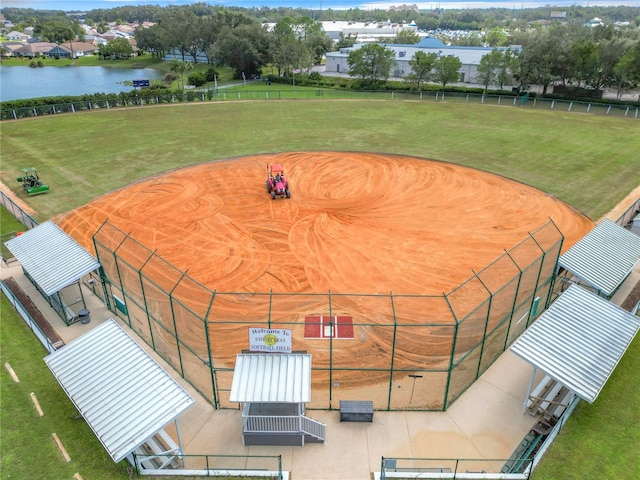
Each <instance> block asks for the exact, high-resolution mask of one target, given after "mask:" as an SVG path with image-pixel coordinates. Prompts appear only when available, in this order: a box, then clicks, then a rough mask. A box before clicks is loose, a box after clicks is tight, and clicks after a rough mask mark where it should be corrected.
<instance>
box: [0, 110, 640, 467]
mask: <svg viewBox="0 0 640 480" xmlns="http://www.w3.org/2000/svg"><path fill="white" fill-rule="evenodd" d="M638 125H639V124H638V121H637V120H633V119H623V118H614V117H604V116H595V115H583V114H573V113H560V112H550V111H541V110H530V109H518V108H512V107H497V106H479V105H471V104H462V103H449V102H447V103H433V102H424V103H421V102H390V101H372V100H369V101H357V100H354V101H349V100H345V101H332V100H317V101H316V100H292V101H253V102H215V103H208V104H192V105H184V104H180V105H172V106H167V107H145V108H137V109H128V110H110V111H98V112H96V111H94V112H87V113H82V114H76V115H60V116H57V117H48V118H44V117H43V118H37V119H31V120H22V121H17V122H3V124H2V129H1V130H0V142H1V144H2V173H1V178H2V181H3V182H4V183H5V184H7V185H10V186H11V187H12V189H13V190H14V191H15V192H17V193H18V195H20V196H21V197H23V198H24V199H25V200H26V201H27V202H28V203H29V204H30V205H31V206H33V208H35V209H36V210H37V211H38V212H39V214H38V218H39V219H40V220H44V219H47V218H50V217H51V216H53V215H55V214H58V213H61V212H64V211H67V210H70V209H73V208H75V207H78V206H80V205H83V204H85V203H87V202H88V201H90V200H91V199H93V198H95V197H96V196H98V195H101V194H104V193H106V192H109V191H111V190H114V189H116V188H120V187H123V186H125V185H127V184H130V183H132V182H134V181H136V180H139V179H141V178H145V177H148V176H150V175H154V174H157V173H160V172H164V171H168V170H171V169H174V168H179V167H182V166H186V165H192V164H197V163H201V162H208V161H215V160H217V159H223V158H229V157H234V156H241V155H247V154H257V153H272V152H279V151H297V150H351V151H374V152H387V153H396V154H407V155H415V156H420V157H424V158H432V159H438V160H443V161H449V162H455V163H459V164H463V165H468V166H472V167H476V168H480V169H483V170H487V171H491V172H495V173H498V174H501V175H504V176H506V177H510V178H513V179H516V180H519V181H522V182H524V183H527V184H529V185H532V186H535V187H537V188H539V189H541V190H543V191H545V192H547V193H549V194H550V195H554V196H557V197H559V198H561V199H562V200H564V201H566V202H568V203H569V204H571V205H573V206H574V207H576V208H577V209H579V210H581V211H582V212H584V213H586V214H587V215H589V216H591V217H592V218H594V219H597V218H599V217H601V216H602V215H603V214H604V213H606V212H607V211H609V210H610V209H611V208H612V207H613V206H615V205H616V204H617V203H618V202H619V201H620V200H621V199H622V198H623V197H624V196H625V195H626V194H627V193H628V192H630V191H631V190H632V189H633V188H634V187H636V186H637V185H639V184H640V156H639V155H638V152H639V151H640V135H638V132H639V128H638ZM230 126H232V128H230ZM26 166H35V167H37V168H38V172H39V173H40V175H41V177H42V178H43V180H44V181H45V183H47V184H48V185H49V186H50V187H51V191H50V192H49V193H48V194H46V195H40V196H36V197H31V198H28V197H25V195H24V193H23V191H22V190H21V187H20V185H19V184H18V183H17V182H16V181H15V177H16V176H17V174H19V172H20V169H21V168H23V167H26ZM2 223H3V228H4V223H5V222H4V217H2ZM0 307H1V308H2V310H0V313H2V325H1V327H2V338H1V341H2V352H1V358H2V362H3V363H4V362H6V361H9V362H11V364H12V365H14V368H16V370H17V371H18V374H19V375H21V377H22V378H23V382H22V383H21V384H18V385H15V384H12V382H11V381H10V379H9V378H8V375H7V374H6V372H5V371H4V369H3V371H2V392H1V393H2V469H3V471H2V475H3V476H5V475H6V474H12V472H16V473H15V474H12V477H11V478H25V475H24V473H23V472H24V470H19V469H22V468H26V466H27V464H28V460H30V459H31V458H33V459H34V461H35V459H36V458H37V459H38V461H39V460H40V459H41V458H42V457H46V458H47V460H46V461H45V462H43V464H44V465H54V466H55V468H56V470H55V471H51V472H49V471H44V472H43V474H42V476H41V477H40V478H70V475H69V473H68V472H73V471H80V473H81V474H82V475H83V476H84V478H92V479H93V478H126V477H124V476H123V475H126V473H125V472H124V467H122V466H121V465H114V464H113V462H110V460H109V459H108V457H107V456H106V454H103V450H102V449H101V446H100V445H99V443H98V442H97V440H96V439H95V438H94V437H92V434H91V433H90V431H89V430H88V428H87V426H86V425H85V424H84V423H83V422H82V421H78V420H72V419H71V416H72V415H73V413H74V412H73V407H72V405H71V404H70V403H69V401H68V400H67V399H66V396H65V395H64V394H63V393H62V391H61V390H60V388H59V387H58V386H57V383H56V382H55V380H53V379H52V378H51V376H50V375H49V374H48V370H46V367H45V366H44V364H43V362H42V360H41V359H42V357H43V356H44V354H45V352H44V350H43V349H42V348H41V347H38V346H37V345H38V344H37V342H36V341H35V339H33V336H32V335H31V334H30V333H29V332H28V330H27V329H26V328H25V327H24V326H22V324H21V323H20V322H19V321H15V322H14V321H8V319H11V318H12V317H11V315H12V312H11V308H10V307H8V306H7V305H6V301H5V300H4V299H3V300H2V304H1V305H0ZM13 324H15V325H13ZM34 342H35V343H34ZM14 345H15V346H16V348H15V350H16V351H15V352H14V348H13V347H14ZM34 345H35V346H34ZM639 361H640V342H639V340H638V339H636V341H635V342H634V344H633V345H632V346H631V347H630V348H629V350H628V352H627V355H626V356H625V358H624V359H623V360H622V362H621V363H620V365H619V367H618V369H617V370H616V372H615V373H614V375H613V377H612V378H611V380H610V382H609V383H608V384H607V386H606V387H605V389H604V390H603V392H602V394H601V395H600V397H599V398H598V399H597V400H596V402H595V404H594V405H586V404H581V405H580V407H579V408H578V409H577V411H576V413H575V414H574V416H573V417H572V418H571V419H570V420H569V422H568V424H567V426H566V427H565V429H564V431H563V433H562V435H561V436H560V437H559V439H558V440H557V442H556V443H555V444H554V446H553V447H552V448H551V450H550V452H549V453H548V455H547V456H546V458H545V460H544V461H543V462H542V464H541V466H540V467H539V469H538V470H537V471H536V472H535V473H534V476H533V478H534V479H535V480H538V479H542V480H546V479H554V480H555V479H573V478H575V479H596V478H597V479H616V480H617V479H626V478H629V479H634V478H639V477H640V475H638V473H639V472H638V468H639V467H638V462H637V460H636V457H637V455H635V453H636V452H637V450H638V448H637V446H638V445H640V437H639V432H640V418H639V417H638V415H639V414H638V412H640V404H639V402H640V392H639V388H638V376H637V373H636V366H637V364H638V362H639ZM31 391H35V392H36V394H37V395H38V397H39V398H40V396H41V393H40V392H42V395H43V397H42V398H44V399H45V400H44V402H42V403H43V404H44V405H43V407H44V408H45V411H46V412H47V416H46V417H44V418H43V419H39V418H37V417H36V416H35V412H33V407H32V406H31V405H30V404H29V399H28V393H29V392H31ZM14 408H15V409H16V410H15V411H14V410H13V409H14ZM32 424H33V425H32ZM26 431H28V432H29V435H26V434H25V432H26ZM53 431H56V433H58V434H59V435H60V436H61V438H62V440H63V441H64V442H65V445H67V443H68V445H67V448H69V450H70V454H71V457H72V459H73V462H72V463H71V464H64V465H62V466H61V467H58V463H57V460H58V459H57V458H56V455H57V452H56V451H55V450H52V447H51V445H52V444H51V442H50V435H51V432H53ZM96 452H99V453H96ZM25 459H26V460H25ZM74 462H75V463H74ZM43 468H44V467H43ZM58 468H60V469H59V470H57V469H58ZM94 469H95V470H94ZM5 472H6V473H5ZM48 475H50V476H48ZM71 475H72V474H71ZM27 476H28V475H27ZM5 478H7V477H6V476H5Z"/></svg>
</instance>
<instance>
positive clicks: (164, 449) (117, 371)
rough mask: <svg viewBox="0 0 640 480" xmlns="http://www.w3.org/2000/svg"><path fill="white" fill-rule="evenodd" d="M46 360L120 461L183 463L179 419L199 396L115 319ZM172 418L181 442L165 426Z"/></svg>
mask: <svg viewBox="0 0 640 480" xmlns="http://www.w3.org/2000/svg"><path fill="white" fill-rule="evenodd" d="M44 361H45V363H46V364H47V366H48V367H49V369H50V370H51V372H52V373H53V376H54V377H55V378H56V380H57V381H58V383H60V386H61V387H62V388H63V390H64V391H65V393H66V394H67V396H68V397H69V399H70V400H71V401H72V402H73V404H74V405H75V407H76V408H77V409H78V412H79V413H80V415H82V417H83V418H84V419H85V420H86V422H87V424H88V425H89V427H91V430H93V433H94V434H95V435H96V437H97V438H98V440H99V441H100V443H102V445H103V447H104V448H105V450H106V451H107V453H109V456H110V457H111V458H112V459H113V461H114V462H120V461H121V460H123V459H125V458H126V459H127V460H128V461H129V462H130V463H131V464H132V465H135V466H136V468H137V469H138V471H140V470H146V471H148V470H162V469H167V468H180V467H181V466H183V460H184V459H183V449H182V441H181V438H180V430H179V428H178V421H177V419H178V417H179V416H180V415H181V414H182V413H183V412H184V411H185V410H187V409H188V408H189V407H191V406H192V405H193V404H194V403H195V400H194V399H193V398H192V397H191V395H189V393H188V392H187V391H186V390H184V389H183V388H182V387H181V386H180V385H179V384H178V383H177V382H176V381H175V380H174V379H173V378H172V377H171V375H169V374H168V373H167V372H166V371H165V370H164V369H163V368H162V367H161V366H160V365H159V364H158V363H157V362H156V361H155V360H154V359H153V358H151V357H150V356H149V354H147V353H146V352H145V351H144V350H143V349H142V347H140V345H138V344H137V343H136V341H135V340H134V339H133V338H131V336H129V335H128V334H127V333H126V332H125V331H124V330H123V329H122V328H121V327H120V326H119V325H118V324H117V323H116V322H115V320H113V319H110V320H108V321H106V322H104V323H103V324H101V325H99V326H97V327H95V328H93V329H91V330H90V331H89V332H87V333H85V334H84V335H82V336H80V337H79V338H77V339H76V340H74V341H73V342H71V343H69V344H67V345H66V346H65V347H64V348H62V349H60V350H57V351H55V352H54V353H52V354H50V355H48V356H47V357H45V359H44ZM172 422H173V423H174V424H175V431H176V434H177V443H176V442H175V441H174V440H173V439H172V437H170V436H169V434H167V432H166V431H165V428H166V427H167V426H168V425H169V424H171V423H172Z"/></svg>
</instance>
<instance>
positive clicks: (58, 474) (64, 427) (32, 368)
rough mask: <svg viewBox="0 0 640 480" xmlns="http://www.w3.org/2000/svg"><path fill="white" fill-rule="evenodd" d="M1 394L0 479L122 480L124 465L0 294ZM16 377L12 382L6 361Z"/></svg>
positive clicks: (124, 472) (43, 350)
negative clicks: (78, 477) (79, 412)
mask: <svg viewBox="0 0 640 480" xmlns="http://www.w3.org/2000/svg"><path fill="white" fill-rule="evenodd" d="M0 316H1V317H2V322H1V323H0V342H1V343H2V350H1V351H0V361H1V362H2V365H3V367H2V369H1V372H0V382H1V383H0V393H1V395H2V409H1V412H0V420H1V421H2V437H1V438H2V439H1V441H0V456H1V457H2V460H1V464H0V465H1V475H2V478H11V479H13V478H15V479H21V478H24V479H27V478H38V479H41V480H47V479H50V480H60V479H71V478H73V475H74V473H76V472H79V473H80V474H81V475H82V477H83V478H86V479H92V480H98V479H104V480H109V479H118V478H120V479H126V478H129V475H128V474H127V464H126V463H125V462H120V463H119V464H115V463H114V462H113V460H111V458H110V457H109V455H107V452H106V451H105V450H104V448H103V447H102V445H101V444H100V442H99V441H98V439H97V438H96V436H95V435H94V434H93V432H92V431H91V429H90V428H89V426H88V425H87V424H86V423H85V422H84V420H82V419H77V418H76V416H77V411H76V409H75V407H74V406H73V404H72V403H71V401H70V400H69V398H68V397H67V395H66V394H65V393H64V391H63V390H62V389H61V388H60V385H59V384H58V382H56V380H55V379H54V378H53V376H52V375H51V372H50V371H49V369H48V368H47V366H46V365H45V363H44V361H43V360H42V359H43V358H44V357H45V356H46V355H47V351H46V350H45V349H44V347H43V346H42V345H41V344H40V343H39V342H38V340H37V339H36V338H35V336H34V335H33V334H32V333H31V331H30V330H29V329H28V328H27V326H26V325H25V323H24V322H22V320H21V319H20V318H19V317H18V314H17V313H16V312H15V310H14V309H13V306H12V305H11V304H10V303H9V301H8V300H7V298H6V297H5V296H4V295H0ZM6 362H8V363H9V364H11V367H12V368H13V370H14V371H15V373H16V374H17V375H18V377H19V379H20V383H15V382H14V381H13V380H12V379H11V377H10V376H9V373H8V372H7V370H6V369H5V368H4V365H5V363H6ZM31 392H33V393H35V395H36V397H37V399H38V402H39V403H40V406H41V407H42V409H43V411H44V413H45V415H44V416H43V417H39V416H38V414H37V411H36V409H35V407H34V405H33V403H32V401H31V398H30V394H31ZM52 433H56V434H57V435H58V437H59V438H60V440H61V441H62V443H63V445H64V447H65V449H66V450H67V453H68V454H69V456H70V457H71V462H69V463H67V462H65V461H64V460H63V458H62V456H61V454H60V452H59V451H58V449H57V447H56V445H55V443H54V441H53V438H52V436H51V434H52Z"/></svg>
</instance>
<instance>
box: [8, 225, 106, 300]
mask: <svg viewBox="0 0 640 480" xmlns="http://www.w3.org/2000/svg"><path fill="white" fill-rule="evenodd" d="M5 245H6V246H7V248H8V249H9V251H10V252H11V253H12V254H13V255H14V256H15V257H16V259H17V260H18V262H20V264H21V265H22V268H24V270H25V271H26V272H27V274H28V275H29V276H30V277H31V278H32V279H33V281H34V282H35V283H36V285H38V287H39V288H40V289H41V290H42V291H43V292H44V294H45V295H47V296H51V295H53V294H54V293H56V292H59V291H60V290H62V289H63V288H64V287H67V286H69V285H71V284H72V283H74V282H77V281H78V280H80V279H81V278H82V277H83V276H85V275H87V274H88V273H90V272H92V271H94V270H97V269H98V268H99V267H100V264H99V263H98V261H97V260H96V259H95V257H94V256H93V255H91V254H90V253H89V252H87V251H86V250H85V249H84V248H83V247H82V246H80V244H79V243H78V242H76V241H75V240H74V239H73V238H71V237H70V236H69V235H67V234H66V233H65V232H64V231H63V230H62V229H61V228H60V227H58V226H57V225H56V224H55V223H53V222H51V221H47V222H44V223H42V224H40V225H38V226H37V227H35V228H33V229H31V230H27V231H26V232H24V233H23V234H22V235H19V236H17V237H14V238H12V239H11V240H8V241H7V242H5Z"/></svg>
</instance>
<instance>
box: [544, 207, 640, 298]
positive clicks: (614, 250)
mask: <svg viewBox="0 0 640 480" xmlns="http://www.w3.org/2000/svg"><path fill="white" fill-rule="evenodd" d="M639 260H640V236H638V235H636V234H635V233H633V232H631V231H629V230H627V229H626V228H623V227H621V226H620V225H618V224H616V223H614V222H612V221H611V220H607V219H605V220H603V221H602V222H601V223H600V224H598V225H597V226H596V227H595V228H594V229H593V230H591V231H590V232H589V233H588V234H587V235H585V236H584V237H583V238H582V239H581V240H580V241H579V242H578V243H576V244H575V245H574V246H573V247H571V248H570V249H569V250H567V251H566V252H565V253H563V254H562V255H560V258H559V259H558V266H557V267H556V274H560V272H562V274H560V281H561V282H564V283H565V284H568V283H578V284H580V285H583V286H585V287H586V288H589V289H590V290H592V291H593V292H595V293H596V294H597V295H599V296H601V297H604V298H606V299H607V300H609V299H611V297H613V295H614V294H615V293H616V292H617V291H618V288H620V285H622V283H623V282H624V281H625V279H626V278H627V277H628V276H629V274H630V273H631V271H632V270H633V268H634V266H635V265H636V264H637V263H638V261H639Z"/></svg>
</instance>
